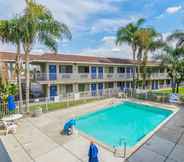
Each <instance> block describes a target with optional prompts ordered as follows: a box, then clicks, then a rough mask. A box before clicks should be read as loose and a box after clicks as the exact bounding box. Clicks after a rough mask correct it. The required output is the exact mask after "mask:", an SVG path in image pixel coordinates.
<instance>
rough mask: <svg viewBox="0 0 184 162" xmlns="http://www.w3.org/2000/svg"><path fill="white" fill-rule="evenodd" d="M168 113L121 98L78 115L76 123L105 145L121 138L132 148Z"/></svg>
mask: <svg viewBox="0 0 184 162" xmlns="http://www.w3.org/2000/svg"><path fill="white" fill-rule="evenodd" d="M172 113H173V111H171V110H167V109H164V108H158V107H155V106H148V105H144V104H138V103H134V102H122V103H119V104H115V105H112V106H110V107H105V108H103V109H102V110H100V111H97V112H94V113H90V114H87V115H84V116H81V117H79V118H78V119H77V125H76V127H77V128H78V129H79V130H80V131H81V132H83V133H85V134H87V135H88V136H90V137H93V138H95V139H96V140H97V141H100V142H102V143H103V144H105V145H107V146H110V147H113V146H116V147H117V146H118V145H119V143H120V140H121V139H124V140H125V141H126V143H127V147H128V148H132V147H133V146H134V145H136V144H137V143H138V142H139V141H140V140H142V139H143V138H144V137H145V136H146V135H147V134H149V133H150V132H151V131H153V130H154V129H155V128H156V127H158V125H160V124H161V123H162V122H163V121H165V120H166V119H167V118H168V117H169V116H170V115H171V114H172Z"/></svg>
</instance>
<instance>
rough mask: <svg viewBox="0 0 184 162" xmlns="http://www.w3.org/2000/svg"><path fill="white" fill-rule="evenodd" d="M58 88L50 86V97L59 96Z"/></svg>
mask: <svg viewBox="0 0 184 162" xmlns="http://www.w3.org/2000/svg"><path fill="white" fill-rule="evenodd" d="M57 95H58V94H57V86H56V85H51V86H50V97H54V96H57Z"/></svg>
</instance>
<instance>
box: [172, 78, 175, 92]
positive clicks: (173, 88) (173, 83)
mask: <svg viewBox="0 0 184 162" xmlns="http://www.w3.org/2000/svg"><path fill="white" fill-rule="evenodd" d="M172 93H175V80H174V77H173V78H172Z"/></svg>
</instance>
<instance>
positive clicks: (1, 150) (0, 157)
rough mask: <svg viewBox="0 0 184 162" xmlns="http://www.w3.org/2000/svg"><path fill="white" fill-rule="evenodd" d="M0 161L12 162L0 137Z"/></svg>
mask: <svg viewBox="0 0 184 162" xmlns="http://www.w3.org/2000/svg"><path fill="white" fill-rule="evenodd" d="M0 162H12V160H11V159H10V157H9V155H8V152H7V151H6V148H5V147H4V145H3V143H2V141H1V139H0Z"/></svg>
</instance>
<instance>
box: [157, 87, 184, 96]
mask: <svg viewBox="0 0 184 162" xmlns="http://www.w3.org/2000/svg"><path fill="white" fill-rule="evenodd" d="M155 92H157V93H164V94H169V93H172V89H171V88H167V89H161V90H156V91H155ZM179 94H181V95H184V87H181V88H179Z"/></svg>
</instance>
